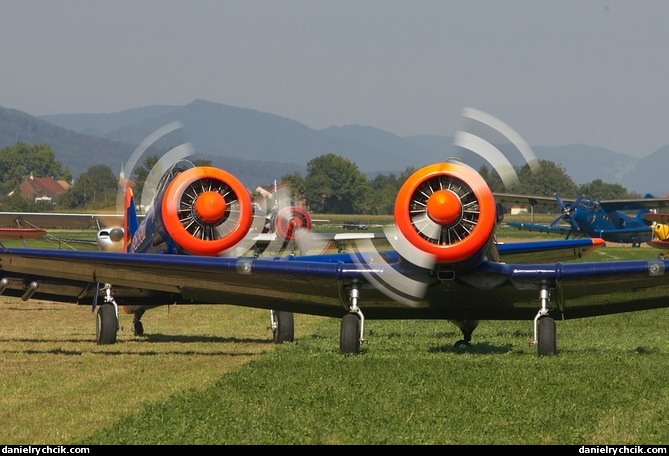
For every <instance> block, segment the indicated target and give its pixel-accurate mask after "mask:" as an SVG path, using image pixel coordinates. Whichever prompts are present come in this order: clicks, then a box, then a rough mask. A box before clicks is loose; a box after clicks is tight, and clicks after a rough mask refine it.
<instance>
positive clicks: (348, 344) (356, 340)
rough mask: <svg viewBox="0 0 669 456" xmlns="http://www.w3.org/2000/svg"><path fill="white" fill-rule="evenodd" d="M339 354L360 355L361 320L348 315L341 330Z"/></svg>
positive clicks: (343, 320)
mask: <svg viewBox="0 0 669 456" xmlns="http://www.w3.org/2000/svg"><path fill="white" fill-rule="evenodd" d="M339 352H340V353H342V354H345V355H348V354H353V355H356V354H358V353H360V318H358V316H357V315H356V314H352V313H350V314H346V315H345V316H344V318H342V320H341V327H340V330H339Z"/></svg>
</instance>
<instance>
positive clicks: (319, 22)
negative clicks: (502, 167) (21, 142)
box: [0, 0, 669, 157]
mask: <svg viewBox="0 0 669 456" xmlns="http://www.w3.org/2000/svg"><path fill="white" fill-rule="evenodd" d="M668 42H669V2H667V1H664V0H657V1H654V0H608V1H600V0H560V1H555V0H402V1H400V0H113V1H109V0H26V1H12V0H0V68H1V69H0V75H1V77H0V81H1V82H2V84H0V106H2V107H4V108H11V109H17V110H20V111H23V112H26V113H28V114H31V115H34V116H41V115H47V114H63V113H109V112H117V111H123V110H126V109H132V108H139V107H144V106H152V105H185V104H187V103H190V102H192V101H193V100H195V99H203V100H207V101H212V102H216V103H223V104H227V105H232V106H237V107H241V108H250V109H254V110H257V111H261V112H266V113H271V114H277V115H280V116H283V117H287V118H290V119H293V120H296V121H298V122H301V123H303V124H305V125H307V126H309V127H312V128H315V129H321V128H325V127H329V126H342V125H350V124H358V125H365V126H371V127H377V128H380V129H383V130H386V131H389V132H391V133H394V134H396V135H399V136H408V135H416V134H437V135H445V136H452V135H453V134H455V132H456V131H457V130H458V129H459V128H461V126H462V124H463V118H462V116H461V114H462V112H463V109H465V108H467V107H472V108H475V109H478V110H481V111H484V112H486V113H488V114H490V115H492V116H495V117H497V118H498V119H500V120H502V121H503V122H505V123H506V124H507V125H509V126H510V127H511V128H513V129H514V130H515V131H516V132H517V133H518V134H519V135H521V136H522V138H524V139H525V141H527V142H528V143H529V144H530V145H532V146H561V145H568V144H588V145H593V146H600V147H604V148H607V149H610V150H613V151H615V152H620V153H624V154H628V155H631V156H634V157H644V156H647V155H649V154H651V153H652V152H654V151H656V150H657V149H659V148H660V147H662V146H664V145H666V144H669V128H668V126H669V89H668V88H669V85H668V84H669V59H668V58H667V52H666V46H667V43H668Z"/></svg>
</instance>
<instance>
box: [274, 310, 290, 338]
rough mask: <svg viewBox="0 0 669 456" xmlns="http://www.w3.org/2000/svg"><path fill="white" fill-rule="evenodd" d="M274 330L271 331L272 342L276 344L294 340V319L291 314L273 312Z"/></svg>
mask: <svg viewBox="0 0 669 456" xmlns="http://www.w3.org/2000/svg"><path fill="white" fill-rule="evenodd" d="M274 318H276V329H275V330H274V331H272V340H273V341H274V343H276V344H281V343H283V342H292V341H293V340H295V319H294V317H293V313H292V312H285V311H281V310H280V311H275V312H274Z"/></svg>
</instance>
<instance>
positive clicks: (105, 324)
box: [95, 303, 118, 345]
mask: <svg viewBox="0 0 669 456" xmlns="http://www.w3.org/2000/svg"><path fill="white" fill-rule="evenodd" d="M117 331H118V313H117V311H116V306H114V305H113V304H106V303H105V304H102V305H101V306H100V307H98V311H97V314H96V316H95V341H96V342H97V344H98V345H109V344H113V343H115V342H116V332H117Z"/></svg>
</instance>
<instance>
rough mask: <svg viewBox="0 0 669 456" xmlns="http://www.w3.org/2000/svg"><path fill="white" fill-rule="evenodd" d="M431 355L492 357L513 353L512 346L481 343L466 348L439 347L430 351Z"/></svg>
mask: <svg viewBox="0 0 669 456" xmlns="http://www.w3.org/2000/svg"><path fill="white" fill-rule="evenodd" d="M428 351H429V352H430V353H453V354H455V355H464V354H481V355H490V354H497V355H501V354H505V353H509V352H511V351H513V346H512V345H510V344H509V345H504V346H496V345H492V344H490V343H488V342H480V343H476V344H469V345H468V346H466V347H460V346H455V345H452V344H451V345H441V346H437V347H432V348H430V349H429V350H428Z"/></svg>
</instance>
